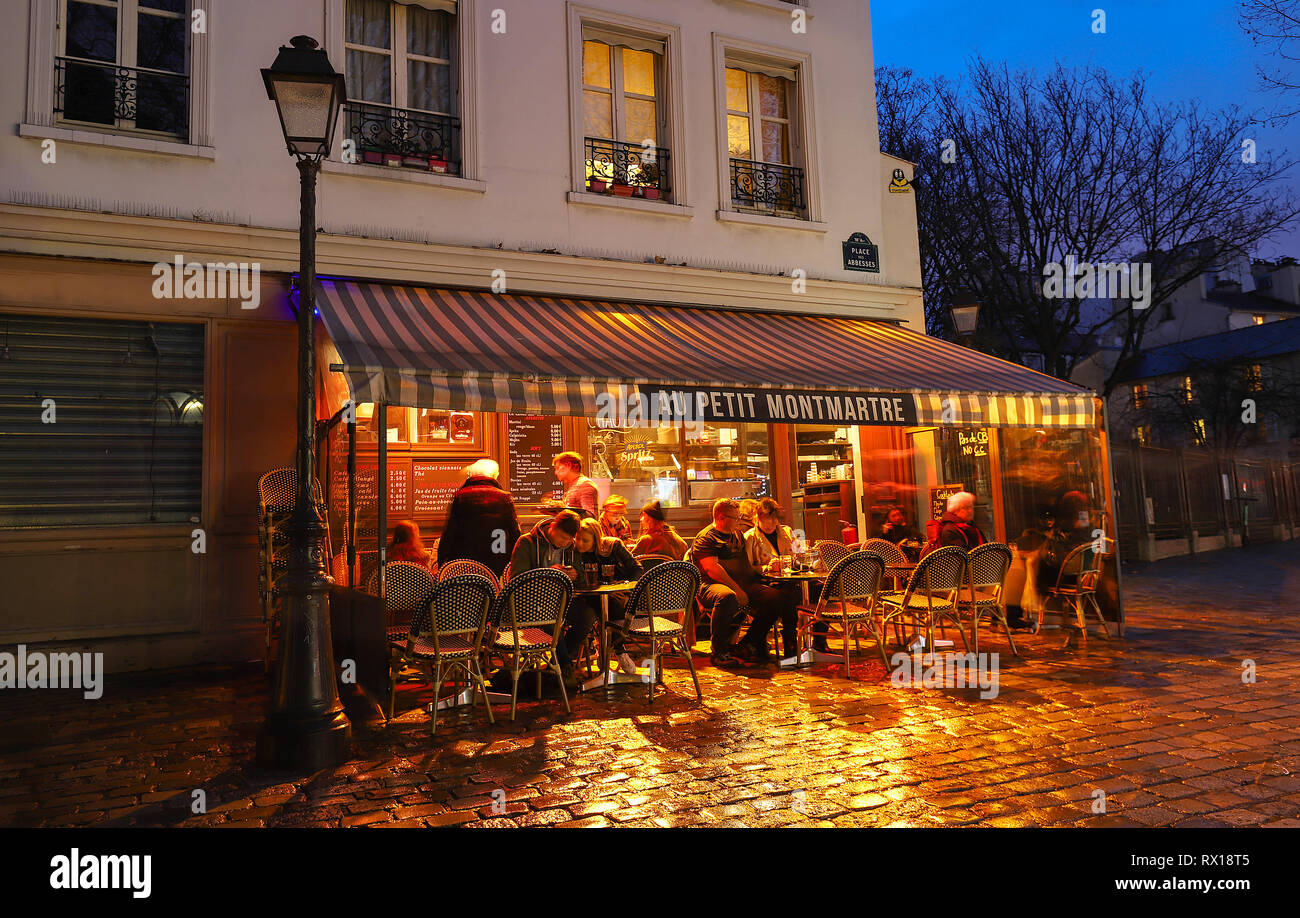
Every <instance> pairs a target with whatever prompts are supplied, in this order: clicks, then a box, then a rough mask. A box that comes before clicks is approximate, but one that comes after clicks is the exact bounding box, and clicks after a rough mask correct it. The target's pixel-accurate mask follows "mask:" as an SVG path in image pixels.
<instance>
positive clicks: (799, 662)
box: [762, 567, 844, 666]
mask: <svg viewBox="0 0 1300 918" xmlns="http://www.w3.org/2000/svg"><path fill="white" fill-rule="evenodd" d="M827 573H828V572H827V571H793V570H791V569H790V568H788V567H786V568H782V569H781V572H780V573H779V574H774V573H770V572H769V573H765V574H763V575H762V578H763V579H764V580H767V581H770V582H772V583H797V584H799V586H800V587H801V588H802V589H803V604H804V605H805V606H809V605H812V600H811V598H810V595H809V591H808V584H810V583H813V582H817V583H823V582H824V581H825V580H826V575H827ZM836 660H839V661H840V662H843V660H844V658H843V657H842V656H840V655H838V654H833V653H822V652H821V651H820V650H813V649H812V648H811V647H805V648H803V649H802V650H801V651H800V652H799V653H798V654H797V655H796V656H793V657H783V658H782V659H781V660H780V665H781V666H803V665H805V664H807V663H820V662H831V663H833V662H835V661H836Z"/></svg>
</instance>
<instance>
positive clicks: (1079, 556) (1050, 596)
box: [1034, 538, 1115, 638]
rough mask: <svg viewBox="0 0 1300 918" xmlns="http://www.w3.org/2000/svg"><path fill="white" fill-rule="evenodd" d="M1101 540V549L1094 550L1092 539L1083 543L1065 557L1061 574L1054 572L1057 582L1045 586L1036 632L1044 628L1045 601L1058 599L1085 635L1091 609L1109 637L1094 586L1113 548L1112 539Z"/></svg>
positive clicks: (1107, 626)
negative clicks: (1088, 613)
mask: <svg viewBox="0 0 1300 918" xmlns="http://www.w3.org/2000/svg"><path fill="white" fill-rule="evenodd" d="M1101 542H1102V545H1101V548H1102V550H1101V551H1100V552H1098V551H1095V550H1094V548H1095V543H1094V542H1084V543H1083V544H1082V545H1080V546H1078V547H1077V548H1075V549H1074V550H1072V551H1071V552H1070V553H1069V554H1068V555H1066V556H1065V560H1064V561H1062V562H1061V570H1060V573H1058V574H1057V575H1056V583H1055V584H1054V585H1053V586H1050V587H1048V589H1047V593H1046V594H1045V595H1044V596H1043V602H1042V604H1040V605H1039V607H1038V622H1037V624H1035V625H1034V633H1035V634H1037V633H1038V632H1039V631H1041V630H1043V612H1044V610H1045V608H1046V606H1047V603H1049V602H1051V601H1052V600H1057V601H1058V602H1060V603H1061V604H1062V605H1063V606H1064V608H1063V609H1062V610H1061V611H1062V612H1066V613H1070V612H1072V613H1074V619H1075V623H1076V624H1077V625H1078V626H1079V630H1080V631H1082V632H1083V633H1084V634H1087V631H1088V620H1087V612H1088V610H1091V611H1092V612H1094V613H1095V614H1096V616H1097V621H1099V622H1101V628H1102V631H1104V632H1105V634H1106V637H1108V638H1109V637H1110V626H1109V625H1107V624H1106V616H1104V615H1102V614H1101V606H1100V605H1099V604H1098V603H1097V585H1098V584H1099V583H1100V582H1101V565H1102V561H1103V560H1104V558H1105V556H1106V555H1108V554H1110V553H1111V552H1112V551H1113V550H1114V545H1115V540H1114V539H1106V538H1103V539H1102V540H1101Z"/></svg>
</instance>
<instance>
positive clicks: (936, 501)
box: [930, 484, 966, 520]
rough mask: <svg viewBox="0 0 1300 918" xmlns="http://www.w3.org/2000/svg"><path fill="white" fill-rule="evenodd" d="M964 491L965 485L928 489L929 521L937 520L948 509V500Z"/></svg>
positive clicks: (947, 485)
mask: <svg viewBox="0 0 1300 918" xmlns="http://www.w3.org/2000/svg"><path fill="white" fill-rule="evenodd" d="M964 490H966V486H965V485H959V484H946V485H938V486H936V487H933V488H931V489H930V519H932V520H937V519H938V518H939V517H941V516H943V514H944V511H946V510H947V509H948V498H950V497H952V496H953V495H954V494H959V493H961V492H962V491H964Z"/></svg>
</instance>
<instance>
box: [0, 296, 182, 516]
mask: <svg viewBox="0 0 1300 918" xmlns="http://www.w3.org/2000/svg"><path fill="white" fill-rule="evenodd" d="M203 357H204V326H203V325H202V324H190V323H175V322H127V321H115V320H107V319H73V318H55V317H46V316H31V315H9V314H0V528H4V529H13V528H64V527H69V526H76V527H83V526H103V525H127V524H149V523H184V522H189V521H191V520H197V519H198V518H199V515H200V511H201V507H202V503H201V502H202V479H203V367H204V359H203ZM47 400H51V401H47ZM46 421H52V423H46Z"/></svg>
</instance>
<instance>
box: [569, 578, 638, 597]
mask: <svg viewBox="0 0 1300 918" xmlns="http://www.w3.org/2000/svg"><path fill="white" fill-rule="evenodd" d="M634 589H636V581H635V580H620V581H619V582H617V583H602V584H601V585H600V586H595V587H583V588H581V589H579V588H576V587H575V588H574V590H573V592H575V593H586V594H588V595H595V594H600V593H630V592H632V590H634Z"/></svg>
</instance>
